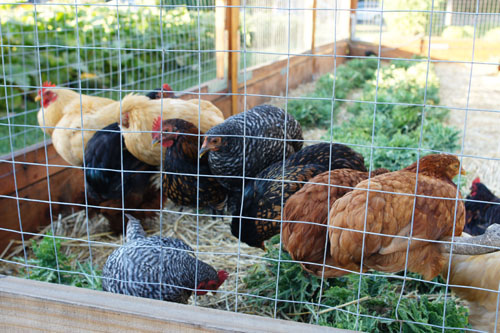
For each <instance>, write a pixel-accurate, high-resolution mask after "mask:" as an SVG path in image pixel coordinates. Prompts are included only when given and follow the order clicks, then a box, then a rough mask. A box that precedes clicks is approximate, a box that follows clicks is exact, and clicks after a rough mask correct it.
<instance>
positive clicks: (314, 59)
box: [311, 0, 318, 75]
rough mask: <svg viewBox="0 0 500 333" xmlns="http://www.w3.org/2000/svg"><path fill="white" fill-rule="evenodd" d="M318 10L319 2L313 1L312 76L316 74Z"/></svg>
mask: <svg viewBox="0 0 500 333" xmlns="http://www.w3.org/2000/svg"><path fill="white" fill-rule="evenodd" d="M316 8H318V0H313V4H312V39H311V54H312V57H313V58H312V74H313V75H314V73H316V57H315V56H314V55H315V54H316Z"/></svg>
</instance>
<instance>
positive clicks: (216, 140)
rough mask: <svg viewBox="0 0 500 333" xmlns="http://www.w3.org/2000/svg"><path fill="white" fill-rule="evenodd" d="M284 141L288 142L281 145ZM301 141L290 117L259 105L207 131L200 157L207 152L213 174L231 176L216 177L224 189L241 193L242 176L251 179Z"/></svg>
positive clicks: (276, 109) (299, 131) (297, 126)
mask: <svg viewBox="0 0 500 333" xmlns="http://www.w3.org/2000/svg"><path fill="white" fill-rule="evenodd" d="M285 117H286V137H285ZM243 135H245V136H246V137H245V138H243ZM268 138H272V139H268ZM276 139H281V140H276ZM283 139H286V140H288V141H286V143H284V141H283ZM293 140H297V141H293ZM300 140H303V138H302V129H301V128H300V124H299V123H298V122H297V121H296V120H295V119H294V118H293V117H292V116H291V115H290V114H287V113H286V112H285V111H284V110H282V109H280V108H277V107H274V106H271V105H259V106H256V107H254V108H252V109H250V110H248V111H246V112H243V113H239V114H237V115H234V116H231V117H229V118H228V119H226V120H225V121H224V122H223V123H222V124H219V125H217V126H215V127H213V128H212V129H210V130H209V131H208V132H206V137H205V140H204V141H203V146H202V148H201V149H200V156H201V155H203V154H205V153H206V152H208V162H209V165H210V170H211V171H212V173H213V174H214V175H223V176H232V177H227V178H225V177H221V178H217V180H218V181H219V182H220V183H221V184H222V185H223V186H224V187H226V188H227V189H229V190H231V191H242V184H243V181H242V179H241V177H242V176H246V177H253V176H255V175H256V174H257V173H259V172H260V171H262V170H263V169H265V168H266V167H268V166H269V165H271V164H273V163H274V162H277V161H280V160H282V159H283V149H286V156H289V155H291V154H293V153H294V152H296V151H298V150H300V148H302V144H303V143H302V141H300ZM243 142H245V147H243ZM243 153H245V156H243ZM244 158H245V159H244ZM243 160H245V164H244V165H243ZM243 169H244V170H243ZM243 171H244V172H245V173H244V174H243Z"/></svg>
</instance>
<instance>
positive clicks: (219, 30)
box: [215, 0, 227, 80]
mask: <svg viewBox="0 0 500 333" xmlns="http://www.w3.org/2000/svg"><path fill="white" fill-rule="evenodd" d="M224 3H225V1H224V0H216V1H215V6H216V7H215V49H216V50H217V52H216V54H215V64H216V65H215V66H216V77H217V79H219V80H221V79H223V78H224V71H225V68H226V59H227V54H226V52H224V51H225V50H227V33H226V29H225V26H226V24H225V23H226V8H225V7H224Z"/></svg>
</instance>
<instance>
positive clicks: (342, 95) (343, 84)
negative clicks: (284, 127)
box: [287, 59, 378, 127]
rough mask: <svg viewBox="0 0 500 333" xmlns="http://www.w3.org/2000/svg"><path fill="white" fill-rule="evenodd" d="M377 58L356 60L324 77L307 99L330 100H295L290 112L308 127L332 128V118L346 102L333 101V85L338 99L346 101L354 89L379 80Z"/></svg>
mask: <svg viewBox="0 0 500 333" xmlns="http://www.w3.org/2000/svg"><path fill="white" fill-rule="evenodd" d="M377 64H378V62H377V59H355V60H351V61H348V62H347V63H346V64H345V65H342V66H339V67H337V71H336V75H333V73H330V74H326V75H323V76H322V77H320V78H319V80H318V81H317V82H316V87H315V90H314V91H313V92H312V93H311V94H308V95H307V96H306V97H315V98H325V99H326V98H328V100H309V99H308V100H291V101H289V102H288V106H287V110H288V112H290V113H291V114H292V115H293V116H294V117H295V119H297V121H299V122H300V124H301V125H302V126H304V127H330V123H331V117H332V103H335V105H334V106H335V107H334V108H333V116H334V117H335V115H336V114H337V113H338V107H339V106H340V105H342V104H343V101H335V102H334V101H333V99H332V95H333V84H334V83H335V98H336V99H346V98H347V95H348V93H349V92H350V91H352V90H353V89H357V88H361V87H362V86H363V84H364V83H365V82H366V81H367V80H371V79H373V78H374V77H375V72H376V70H377Z"/></svg>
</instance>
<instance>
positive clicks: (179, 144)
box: [152, 118, 227, 211]
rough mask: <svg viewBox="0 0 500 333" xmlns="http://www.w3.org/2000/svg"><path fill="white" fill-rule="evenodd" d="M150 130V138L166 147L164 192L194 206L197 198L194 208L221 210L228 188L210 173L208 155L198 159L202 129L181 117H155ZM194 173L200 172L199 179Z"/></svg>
mask: <svg viewBox="0 0 500 333" xmlns="http://www.w3.org/2000/svg"><path fill="white" fill-rule="evenodd" d="M160 125H161V131H162V132H164V133H163V134H162V135H161V137H160V133H158V132H157V131H158V128H159V127H160ZM153 131H154V132H153V134H152V137H153V142H160V141H161V143H162V145H163V147H165V148H166V150H165V163H164V164H163V171H164V172H166V173H165V174H164V175H163V193H164V194H165V195H166V196H167V197H168V198H169V199H170V200H172V201H173V202H174V203H175V204H177V205H181V206H191V207H197V204H196V203H197V198H198V207H197V208H206V207H210V208H212V209H214V210H219V211H220V210H222V209H223V208H224V203H225V201H226V196H227V191H226V189H225V188H224V187H222V185H220V184H219V182H217V180H216V179H215V178H213V177H209V176H210V175H211V172H210V168H209V167H208V158H207V156H204V158H201V159H198V147H199V143H198V138H199V134H203V133H198V128H197V127H196V126H195V125H193V124H192V123H190V122H187V121H185V120H183V119H167V120H163V122H162V120H161V118H158V119H157V120H156V121H155V124H154V125H153ZM167 132H168V133H167ZM183 134H187V135H183ZM198 160H199V162H198ZM198 163H199V169H198ZM173 173H181V174H182V175H181V174H173ZM184 174H193V175H192V176H188V175H184ZM197 175H200V176H199V183H198V176H197ZM203 175H206V176H203Z"/></svg>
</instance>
